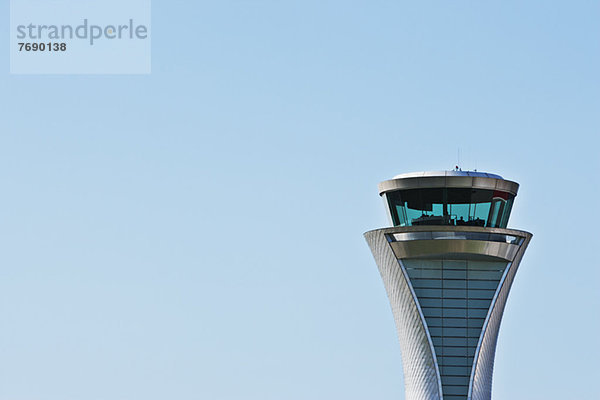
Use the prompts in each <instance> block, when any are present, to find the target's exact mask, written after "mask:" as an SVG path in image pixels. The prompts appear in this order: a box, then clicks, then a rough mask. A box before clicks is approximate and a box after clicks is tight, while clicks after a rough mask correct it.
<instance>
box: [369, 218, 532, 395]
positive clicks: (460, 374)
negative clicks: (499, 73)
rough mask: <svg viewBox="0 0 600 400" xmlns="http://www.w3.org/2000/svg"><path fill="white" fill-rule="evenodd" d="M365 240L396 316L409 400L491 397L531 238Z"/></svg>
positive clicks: (508, 234)
mask: <svg viewBox="0 0 600 400" xmlns="http://www.w3.org/2000/svg"><path fill="white" fill-rule="evenodd" d="M365 237H366V239H367V241H368V242H369V245H370V247H371V249H372V251H373V255H374V256H375V259H376V261H377V264H378V267H379V270H380V273H381V275H382V277H383V280H384V284H385V286H386V290H387V292H388V297H389V299H390V303H391V306H392V311H393V313H394V318H395V321H396V326H397V329H398V336H399V338H400V344H401V350H402V354H403V365H404V373H405V380H406V382H407V384H406V392H407V399H409V400H413V399H415V400H416V399H419V400H429V399H442V398H443V399H445V400H466V399H472V400H480V399H481V400H483V399H490V398H491V376H492V368H493V359H494V353H495V344H496V340H497V334H498V329H499V324H500V320H501V316H502V312H503V310H504V305H505V302H506V297H507V295H508V291H509V289H510V285H511V284H512V279H513V278H514V274H515V272H516V269H517V267H518V264H519V261H520V258H521V257H522V255H523V252H524V250H525V247H526V246H527V244H528V242H529V240H530V238H531V234H529V233H527V232H523V231H517V230H511V229H502V228H481V227H468V226H462V227H456V226H411V227H393V228H385V229H379V230H375V231H370V232H367V233H366V234H365ZM423 337H426V340H424V339H423ZM424 377H425V378H424Z"/></svg>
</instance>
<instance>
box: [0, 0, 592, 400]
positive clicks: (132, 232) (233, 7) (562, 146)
mask: <svg viewBox="0 0 600 400" xmlns="http://www.w3.org/2000/svg"><path fill="white" fill-rule="evenodd" d="M7 3H8V2H4V3H3V4H2V6H0V7H1V10H2V11H3V12H4V15H6V16H8V14H9V10H8V4H7ZM599 12H600V4H599V3H598V2H594V1H573V2H568V3H567V2H558V1H548V0H546V1H528V2H526V4H523V2H519V1H512V0H509V1H502V2H500V1H496V2H485V4H481V2H474V1H460V2H447V1H429V2H392V1H379V2H355V1H343V2H342V1H310V0H309V1H302V2H296V1H294V2H281V1H225V0H224V1H219V2H191V1H169V2H159V1H155V2H154V3H153V8H152V13H153V24H152V58H153V64H152V74H151V75H148V76H43V75H39V76H35V75H33V76H19V75H9V74H8V68H9V49H8V47H7V44H8V39H7V40H5V41H3V42H2V44H1V45H0V47H1V48H2V49H3V51H2V52H0V54H1V56H0V61H1V62H2V63H3V65H4V66H5V67H4V73H2V74H0V110H1V111H0V117H1V120H2V125H1V127H2V128H1V129H0V182H1V183H2V188H3V190H2V194H3V195H2V202H1V204H2V207H1V209H0V239H1V240H0V243H1V244H0V249H1V251H0V266H1V267H0V318H1V321H2V329H0V399H2V400H5V399H6V400H84V399H85V400H88V399H89V400H100V399H110V400H121V399H123V400H124V399H128V400H129V399H145V400H153V399H165V398H178V399H203V400H204V399H210V400H232V399H236V400H237V399H244V400H254V399H256V400H270V399H278V400H279V399H289V400H300V399H311V400H318V399H346V400H353V399H367V398H368V399H375V398H376V399H382V400H385V399H390V400H391V399H402V398H404V397H403V396H404V394H403V390H404V389H403V381H402V366H401V360H400V349H399V345H398V343H397V339H396V336H395V328H394V323H393V319H392V314H391V311H390V308H389V304H388V302H387V298H386V295H385V291H384V288H383V284H382V282H381V279H380V277H379V275H378V272H377V268H376V266H375V263H374V261H373V259H372V257H371V254H370V251H369V249H368V247H367V245H366V243H365V242H364V239H363V238H362V234H363V232H365V231H367V230H370V229H374V228H379V227H382V226H385V225H387V221H386V219H385V213H384V209H383V206H382V202H381V200H380V199H379V197H378V195H377V188H376V185H377V183H378V182H380V181H382V180H385V179H389V178H391V177H392V176H393V175H395V174H398V173H402V172H410V171H420V170H443V169H451V168H452V167H453V166H454V165H455V164H456V162H457V150H458V149H459V148H460V149H461V164H462V167H463V169H472V168H477V169H478V170H480V171H488V172H493V173H497V174H500V175H502V176H504V177H505V178H507V179H511V180H516V181H518V182H519V183H520V184H521V189H520V192H519V196H518V197H517V199H516V203H515V206H514V208H513V214H512V218H511V221H510V222H509V226H510V227H512V228H517V229H523V230H527V231H530V232H533V233H534V239H533V241H532V243H531V245H530V248H529V249H528V251H527V254H526V256H525V258H524V260H523V262H522V265H521V268H520V270H519V273H518V274H517V279H516V281H515V284H514V286H513V290H512V293H511V296H510V298H509V301H508V305H507V309H506V313H505V317H504V320H503V324H502V327H501V331H500V338H499V343H498V349H497V357H496V367H495V375H494V398H496V399H514V400H519V399H527V400H535V399H544V400H546V399H567V398H569V399H592V398H595V397H596V396H597V392H596V382H597V381H598V379H600V369H599V368H598V362H597V360H598V359H599V358H600V351H599V350H598V346H596V343H597V340H598V337H599V336H600V316H599V313H598V310H599V307H600V290H599V289H600V287H599V278H600V272H599V269H598V261H597V255H596V248H597V246H598V244H599V243H598V233H597V227H596V226H595V225H596V224H595V221H596V219H597V218H596V216H597V214H598V211H597V210H596V199H597V198H598V197H599V196H600V191H599V188H598V173H599V172H600V168H599V167H600V165H599V157H598V154H599V139H598V137H599V134H600V132H599V131H600V117H599V113H598V110H599V109H600V78H599V71H600V36H599V31H600V19H598V15H599ZM7 18H8V17H7ZM0 32H1V33H2V34H3V35H4V36H5V37H7V36H8V34H9V32H8V27H7V26H6V25H5V24H3V25H1V26H0Z"/></svg>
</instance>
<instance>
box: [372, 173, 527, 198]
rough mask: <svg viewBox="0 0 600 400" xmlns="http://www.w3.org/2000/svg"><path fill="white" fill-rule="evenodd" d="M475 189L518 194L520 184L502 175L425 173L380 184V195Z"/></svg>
mask: <svg viewBox="0 0 600 400" xmlns="http://www.w3.org/2000/svg"><path fill="white" fill-rule="evenodd" d="M425 188H473V189H487V190H494V191H500V192H506V193H510V194H512V195H515V196H516V194H517V191H518V190H519V184H518V183H517V182H513V181H509V180H506V179H504V178H502V177H501V176H500V175H496V174H490V173H487V172H477V171H424V172H410V173H406V174H400V175H396V176H395V177H394V178H393V179H390V180H387V181H383V182H381V183H380V184H379V194H380V195H383V194H384V193H386V192H394V191H397V190H406V189H425Z"/></svg>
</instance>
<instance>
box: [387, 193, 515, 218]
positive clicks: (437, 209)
mask: <svg viewBox="0 0 600 400" xmlns="http://www.w3.org/2000/svg"><path fill="white" fill-rule="evenodd" d="M384 196H385V199H386V202H387V205H388V207H389V210H390V214H391V217H392V221H393V223H394V226H416V225H452V226H461V225H464V226H481V227H489V228H506V225H507V224H508V218H509V216H510V211H511V208H512V203H513V199H514V197H515V196H514V195H513V194H511V193H507V192H502V191H498V190H486V189H474V188H422V189H407V190H396V191H392V192H387V193H385V194H384Z"/></svg>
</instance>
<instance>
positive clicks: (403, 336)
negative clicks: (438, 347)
mask: <svg viewBox="0 0 600 400" xmlns="http://www.w3.org/2000/svg"><path fill="white" fill-rule="evenodd" d="M365 238H366V240H367V242H368V244H369V247H370V248H371V251H372V252H373V256H374V257H375V261H376V262H377V266H378V267H379V272H380V274H381V277H382V278H383V283H384V285H385V289H386V291H387V294H388V298H389V300H390V304H391V306H392V312H393V314H394V320H395V322H396V329H397V331H398V338H399V341H400V350H401V352H402V365H403V368H404V381H405V390H406V400H441V399H442V395H441V381H440V378H439V372H438V370H437V363H436V357H435V351H434V350H433V345H432V343H431V339H430V338H429V336H428V334H427V330H426V327H425V321H424V318H423V316H422V314H421V312H420V310H419V306H418V305H417V302H416V298H415V295H414V292H413V290H412V288H411V286H410V283H409V280H408V278H407V275H406V271H404V270H403V268H402V266H401V264H400V263H399V262H398V259H397V258H396V256H395V255H394V253H393V251H392V249H391V247H390V244H389V243H388V241H387V239H386V237H385V235H384V233H383V231H381V230H379V231H371V232H367V233H366V234H365Z"/></svg>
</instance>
